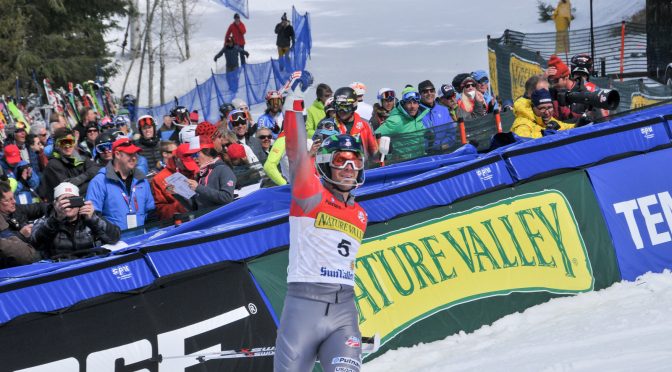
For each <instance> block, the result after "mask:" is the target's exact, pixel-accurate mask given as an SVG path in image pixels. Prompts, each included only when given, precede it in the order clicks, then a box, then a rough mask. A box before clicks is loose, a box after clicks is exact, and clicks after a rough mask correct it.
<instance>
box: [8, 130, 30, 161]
mask: <svg viewBox="0 0 672 372" xmlns="http://www.w3.org/2000/svg"><path fill="white" fill-rule="evenodd" d="M14 128H15V131H14V141H12V142H13V143H14V144H15V145H16V147H17V148H18V149H19V153H20V156H21V159H23V160H25V161H27V162H30V154H29V146H28V144H27V143H26V142H27V137H28V132H27V131H28V126H27V125H26V123H24V122H22V121H18V122H16V124H15V127H14Z"/></svg>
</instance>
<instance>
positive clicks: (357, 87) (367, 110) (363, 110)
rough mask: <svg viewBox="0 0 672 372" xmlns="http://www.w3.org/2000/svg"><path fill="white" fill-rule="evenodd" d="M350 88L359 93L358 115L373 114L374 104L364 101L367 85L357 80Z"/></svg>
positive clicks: (366, 116) (364, 116)
mask: <svg viewBox="0 0 672 372" xmlns="http://www.w3.org/2000/svg"><path fill="white" fill-rule="evenodd" d="M350 88H352V89H353V90H354V91H355V94H357V105H356V108H357V115H359V117H360V118H370V117H371V116H372V115H373V106H371V105H370V104H368V103H366V102H364V95H365V94H366V85H364V83H361V82H359V81H355V82H353V83H351V84H350ZM367 124H368V123H367Z"/></svg>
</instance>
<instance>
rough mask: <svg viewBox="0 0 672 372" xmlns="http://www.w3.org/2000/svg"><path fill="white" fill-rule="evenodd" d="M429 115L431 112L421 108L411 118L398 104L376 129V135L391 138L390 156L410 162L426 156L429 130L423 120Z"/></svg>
mask: <svg viewBox="0 0 672 372" xmlns="http://www.w3.org/2000/svg"><path fill="white" fill-rule="evenodd" d="M428 114H429V110H428V109H427V108H425V107H423V106H420V107H419V108H418V113H417V114H416V115H415V117H411V116H410V115H409V114H408V113H407V112H406V110H404V107H403V106H402V105H401V103H397V105H396V106H394V108H393V109H392V111H391V112H390V116H388V117H387V119H386V120H385V121H384V122H383V124H382V125H381V126H380V127H378V129H376V134H380V135H381V136H389V137H390V141H391V145H392V150H391V152H390V154H393V155H394V156H396V157H397V158H398V159H401V160H408V159H413V158H417V157H419V156H422V155H425V136H426V133H427V128H426V126H425V123H424V122H423V119H424V118H425V116H427V115H428Z"/></svg>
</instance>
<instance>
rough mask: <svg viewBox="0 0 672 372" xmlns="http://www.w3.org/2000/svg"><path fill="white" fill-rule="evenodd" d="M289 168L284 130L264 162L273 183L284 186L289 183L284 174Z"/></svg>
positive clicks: (265, 169)
mask: <svg viewBox="0 0 672 372" xmlns="http://www.w3.org/2000/svg"><path fill="white" fill-rule="evenodd" d="M288 170H289V163H288V161H287V157H286V156H285V135H284V132H283V133H280V136H278V139H277V140H275V142H274V143H273V146H271V151H270V152H269V153H268V157H267V158H266V162H264V172H266V175H267V176H268V178H270V179H271V181H273V183H275V184H276V185H278V186H282V185H286V184H287V179H286V178H285V176H283V174H284V175H286V174H287V172H288Z"/></svg>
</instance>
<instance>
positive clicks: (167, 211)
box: [150, 158, 192, 221]
mask: <svg viewBox="0 0 672 372" xmlns="http://www.w3.org/2000/svg"><path fill="white" fill-rule="evenodd" d="M176 171H177V170H176V169H175V162H174V160H173V159H172V158H171V159H169V160H168V164H167V165H166V167H165V168H163V169H161V171H160V172H159V173H157V174H156V175H155V176H154V178H152V180H151V181H150V187H151V189H152V196H153V197H154V206H155V207H156V215H157V217H158V218H159V220H161V221H172V220H173V216H174V215H175V214H176V213H185V212H186V211H187V208H186V206H185V205H184V204H183V203H181V202H180V201H179V200H178V199H177V198H178V197H179V196H176V195H175V194H171V193H169V192H168V191H166V186H167V184H166V182H165V181H166V178H168V177H169V176H171V175H172V174H173V173H175V172H176ZM185 176H186V177H187V178H192V177H190V176H189V175H185Z"/></svg>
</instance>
